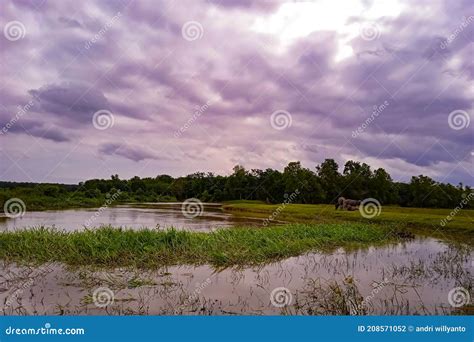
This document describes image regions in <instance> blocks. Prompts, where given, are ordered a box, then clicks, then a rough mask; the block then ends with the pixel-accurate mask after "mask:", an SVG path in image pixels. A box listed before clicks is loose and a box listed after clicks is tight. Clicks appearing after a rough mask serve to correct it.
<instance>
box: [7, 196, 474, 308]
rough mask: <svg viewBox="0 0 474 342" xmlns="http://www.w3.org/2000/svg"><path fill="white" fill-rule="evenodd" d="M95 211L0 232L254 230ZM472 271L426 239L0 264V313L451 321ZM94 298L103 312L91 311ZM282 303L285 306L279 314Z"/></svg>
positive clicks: (165, 214)
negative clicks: (439, 317)
mask: <svg viewBox="0 0 474 342" xmlns="http://www.w3.org/2000/svg"><path fill="white" fill-rule="evenodd" d="M96 213H98V211H97V210H96V209H73V210H62V211H42V212H29V211H28V212H27V213H26V214H25V215H24V216H23V217H22V218H17V219H5V218H4V219H3V220H2V221H0V231H2V230H3V231H5V230H15V229H20V228H23V227H32V226H40V225H45V226H52V225H54V226H55V227H57V228H60V229H65V230H81V229H84V225H86V223H87V222H88V220H89V222H90V219H91V217H96V218H95V219H94V220H93V222H92V223H93V226H99V225H101V224H110V225H113V226H126V227H130V228H133V229H139V228H142V227H150V228H154V227H156V226H157V225H159V226H160V227H170V226H174V227H176V228H178V229H189V230H196V231H210V230H214V229H217V228H219V227H231V226H235V225H252V224H253V225H256V226H258V225H261V224H262V220H261V219H256V218H238V217H234V216H232V215H231V214H227V213H225V212H223V211H222V208H221V205H219V204H205V205H204V210H203V213H202V215H201V216H199V217H197V218H187V217H186V216H185V215H183V212H182V211H181V203H146V204H141V205H121V206H116V207H110V208H107V209H106V210H104V211H102V212H100V214H99V215H97V216H96ZM473 266H474V252H473V249H472V247H471V246H467V245H463V244H455V243H452V242H447V241H441V240H437V239H434V238H427V237H417V238H416V239H412V240H407V241H405V242H398V243H392V244H386V245H383V246H370V247H368V248H365V249H357V250H345V249H342V248H341V249H338V250H336V251H334V252H329V253H308V254H304V255H301V256H298V257H293V258H288V259H286V260H282V261H279V262H274V263H270V264H267V265H262V266H260V267H257V268H229V269H225V270H215V269H213V268H212V267H210V266H208V265H203V266H197V267H196V266H190V265H182V266H173V267H164V268H160V269H155V270H137V269H128V268H127V269H124V268H119V269H108V270H97V269H93V268H91V267H81V268H70V267H67V266H65V265H63V264H58V263H55V264H48V265H42V266H40V267H33V266H32V267H29V266H20V265H16V264H12V263H6V262H5V261H0V315H1V314H6V315H11V314H20V315H25V314H26V315H32V314H34V315H45V314H48V315H59V314H72V315H74V314H86V315H87V314H105V315H107V314H109V315H117V314H120V315H124V314H147V315H160V314H167V315H169V314H185V315H200V314H202V315H208V314H213V315H230V314H247V315H248V314H256V315H267V314H297V315H307V314H324V315H330V314H343V315H347V314H351V313H352V314H371V315H372V314H375V315H387V314H391V315H401V314H422V315H423V314H424V315H427V314H451V313H454V312H455V311H456V310H460V309H459V308H456V307H455V305H453V299H455V300H458V301H459V300H463V298H465V300H468V299H469V297H470V298H473V297H474V294H473V293H472V291H473V288H474V283H473V282H474V281H473V276H472V275H473V272H474V270H473ZM282 288H284V289H282ZM104 289H105V290H104ZM275 289H277V290H275ZM278 289H279V290H278ZM456 289H458V290H456ZM459 289H464V291H465V292H462V293H459V291H460V290H459ZM454 290H456V291H458V293H457V294H453V293H452V291H454ZM104 291H105V292H104ZM275 291H276V292H275ZM461 291H462V290H461ZM94 293H96V296H95V297H96V298H102V300H105V301H106V303H105V304H108V305H107V306H97V305H96V304H95V303H94V298H95V297H94ZM272 293H273V296H272ZM97 294H98V296H97ZM463 295H464V297H463ZM107 299H109V302H107ZM112 299H113V300H112ZM272 299H273V301H272ZM281 301H283V304H287V305H284V306H281V307H280V305H279V304H280V302H281ZM2 304H3V305H2ZM454 304H456V302H454ZM469 308H470V309H469V310H471V311H469V312H468V313H470V314H474V312H472V308H473V306H472V305H471V306H469Z"/></svg>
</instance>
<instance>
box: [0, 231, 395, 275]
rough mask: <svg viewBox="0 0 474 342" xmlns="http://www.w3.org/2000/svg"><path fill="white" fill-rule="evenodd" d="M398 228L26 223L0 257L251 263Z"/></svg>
mask: <svg viewBox="0 0 474 342" xmlns="http://www.w3.org/2000/svg"><path fill="white" fill-rule="evenodd" d="M397 232H398V229H396V228H395V227H393V226H390V225H374V224H362V223H339V224H312V225H311V224H287V225H282V226H274V227H266V228H263V229H256V228H254V227H251V228H249V227H240V228H232V229H219V230H216V231H213V232H210V233H200V232H190V231H178V230H175V229H168V230H150V229H142V230H129V229H121V228H113V227H101V228H99V229H93V230H85V231H74V232H65V231H59V230H55V229H51V228H32V229H25V230H18V231H13V232H3V233H1V234H0V259H3V260H6V261H24V262H25V261H26V262H35V263H45V262H63V263H65V264H68V265H96V266H107V267H116V266H136V267H142V268H147V267H157V266H165V265H179V264H193V265H200V264H209V265H213V266H217V267H228V266H234V265H241V266H245V265H257V264H261V263H267V262H270V261H275V260H281V259H284V258H288V257H291V256H297V255H300V254H302V253H305V252H309V251H314V250H330V249H333V248H337V247H350V246H361V245H367V244H374V243H382V242H387V241H390V240H393V239H394V238H395V236H396V233H397Z"/></svg>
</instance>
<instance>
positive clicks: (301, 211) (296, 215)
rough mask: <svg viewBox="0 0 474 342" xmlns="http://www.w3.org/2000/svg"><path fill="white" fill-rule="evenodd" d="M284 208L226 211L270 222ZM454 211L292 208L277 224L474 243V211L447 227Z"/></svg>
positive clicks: (241, 206)
mask: <svg viewBox="0 0 474 342" xmlns="http://www.w3.org/2000/svg"><path fill="white" fill-rule="evenodd" d="M279 206H280V205H278V204H275V205H269V204H265V203H263V202H257V201H233V202H227V203H226V204H225V205H224V210H226V211H228V212H231V213H232V214H234V215H240V216H257V217H262V218H268V216H269V215H271V214H272V213H273V212H275V211H276V210H277V208H278V207H279ZM451 211H452V210H450V209H427V208H402V207H397V206H383V207H382V210H381V213H380V215H379V216H376V217H374V218H371V219H367V218H364V217H362V216H361V214H360V213H359V211H342V210H337V211H336V210H335V209H334V205H328V204H316V205H314V204H288V205H286V206H285V208H284V209H283V210H281V211H280V213H279V214H278V216H277V217H276V219H277V220H282V221H287V222H302V223H340V222H363V223H367V222H372V223H379V224H386V223H390V224H397V225H400V226H405V227H409V228H411V229H413V230H414V231H416V232H417V233H422V234H423V233H424V234H427V235H435V236H441V237H443V235H446V236H448V235H449V237H454V238H455V237H457V238H459V239H462V240H466V239H467V241H469V242H474V241H473V240H474V210H466V209H463V210H460V211H459V212H458V213H457V214H456V215H455V216H454V217H453V218H452V220H451V221H449V222H447V223H446V225H445V226H442V225H441V220H443V219H445V218H446V217H447V216H449V214H450V213H451Z"/></svg>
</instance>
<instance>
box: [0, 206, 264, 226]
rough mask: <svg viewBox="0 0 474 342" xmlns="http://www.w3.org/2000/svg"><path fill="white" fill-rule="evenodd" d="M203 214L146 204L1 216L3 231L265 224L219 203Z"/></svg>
mask: <svg viewBox="0 0 474 342" xmlns="http://www.w3.org/2000/svg"><path fill="white" fill-rule="evenodd" d="M200 212H201V215H199V216H197V217H195V218H192V217H186V215H185V214H184V213H183V210H182V203H143V204H130V205H119V206H114V207H108V208H106V209H105V210H103V211H100V212H99V211H98V210H97V209H90V208H85V209H71V210H47V211H26V213H25V214H24V215H23V216H22V217H18V218H6V217H3V218H1V217H0V232H1V231H7V230H16V229H21V228H25V227H38V226H47V227H51V226H54V227H56V228H58V229H62V230H67V231H71V230H81V229H84V227H85V226H90V227H94V226H95V227H98V226H101V225H112V226H114V227H128V228H132V229H140V228H143V227H148V228H155V227H157V226H158V227H160V228H167V227H175V228H176V229H187V230H195V231H209V230H213V229H216V228H222V227H232V226H236V225H247V226H248V225H261V224H262V220H261V219H256V218H251V217H249V218H245V217H236V216H233V215H231V214H228V213H225V212H223V211H222V205H220V204H218V203H215V204H213V203H205V204H203V205H202V211H200Z"/></svg>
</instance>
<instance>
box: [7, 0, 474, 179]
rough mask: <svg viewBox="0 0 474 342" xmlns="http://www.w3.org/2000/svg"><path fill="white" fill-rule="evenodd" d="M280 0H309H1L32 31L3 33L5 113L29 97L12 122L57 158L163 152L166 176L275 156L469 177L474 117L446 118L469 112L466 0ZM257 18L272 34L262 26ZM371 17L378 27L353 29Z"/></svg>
mask: <svg viewBox="0 0 474 342" xmlns="http://www.w3.org/2000/svg"><path fill="white" fill-rule="evenodd" d="M354 3H357V2H354ZM282 4H283V7H285V8H286V10H288V8H290V7H291V8H292V9H293V10H294V11H297V9H298V8H299V7H298V6H309V5H311V3H306V2H291V1H289V2H281V1H250V0H235V1H234V0H232V1H224V0H222V1H217V0H216V1H202V2H198V1H183V2H170V1H159V2H154V1H153V2H152V1H116V2H105V1H90V2H87V3H83V2H77V1H55V2H52V1H27V0H21V1H20V0H17V1H11V2H8V1H7V4H6V6H5V11H3V12H2V13H0V20H1V23H2V27H3V25H5V23H7V22H9V21H12V20H18V21H20V22H22V23H23V24H24V26H25V28H26V34H25V37H24V38H23V39H20V40H18V41H9V40H7V39H5V37H2V39H0V48H1V49H2V54H3V56H2V64H1V65H0V75H1V76H2V81H3V82H2V85H1V88H0V97H1V100H2V101H1V103H2V107H0V124H3V125H4V124H5V123H8V122H9V120H11V118H12V116H13V115H14V113H15V112H16V108H17V106H19V105H24V104H25V103H26V102H27V101H29V100H30V99H31V98H34V99H35V106H34V107H33V108H32V109H31V111H30V112H28V115H25V116H24V117H23V118H22V119H21V120H20V121H19V122H17V123H16V124H15V126H14V128H12V129H11V130H10V131H9V133H8V134H11V135H12V136H16V135H18V136H21V137H22V139H25V141H27V140H26V139H27V138H28V135H32V136H34V137H42V138H44V139H49V140H51V141H55V142H62V144H59V145H61V146H65V147H64V148H65V151H61V152H55V151H52V152H51V154H58V155H59V154H60V153H63V152H64V153H67V152H69V151H70V150H71V149H73V148H75V147H76V145H75V144H76V142H77V140H78V139H79V140H81V141H84V144H85V145H86V146H80V147H78V148H77V150H74V151H76V152H75V153H77V154H78V158H84V165H93V164H94V163H95V162H97V161H95V160H93V159H90V158H86V157H84V155H85V154H87V152H86V151H90V150H97V146H99V147H98V150H99V151H100V153H101V154H105V155H108V156H109V158H107V159H108V160H111V161H113V160H114V158H118V159H119V160H120V159H121V158H127V159H130V160H133V161H143V160H146V161H147V162H148V163H150V165H156V164H154V162H155V161H156V160H157V159H161V158H158V157H157V156H158V155H160V156H161V155H164V154H166V155H170V156H171V157H170V158H169V159H167V160H168V161H169V163H168V164H167V165H169V169H167V170H166V171H167V172H170V173H174V174H182V173H185V172H193V171H196V170H198V169H210V170H212V171H218V172H227V171H229V170H230V169H231V166H232V163H233V162H234V161H239V162H240V163H242V164H244V165H246V166H248V167H259V168H267V167H278V168H281V167H282V166H284V165H285V164H286V163H287V162H288V161H291V160H297V159H299V160H302V162H303V164H305V165H306V164H307V166H308V167H314V165H315V164H317V163H320V162H321V161H322V160H323V159H324V158H336V159H337V160H338V161H339V162H340V163H343V162H345V161H346V159H348V158H354V159H361V160H365V159H366V160H370V161H373V160H375V161H377V162H379V164H380V165H381V166H383V167H386V168H387V169H388V171H392V172H394V173H395V176H396V177H403V176H404V175H406V174H411V173H414V172H416V173H426V174H429V175H432V176H434V177H437V178H439V179H441V178H442V177H443V175H444V174H446V175H447V174H448V173H449V177H450V178H448V180H449V181H452V182H457V181H458V180H463V181H464V182H468V183H469V182H471V178H472V175H471V174H470V173H469V171H467V170H469V169H470V168H469V166H470V165H472V158H473V156H472V142H473V140H472V139H473V130H472V127H473V126H474V125H473V122H471V125H470V126H468V127H466V128H464V129H461V130H454V129H451V128H450V126H449V125H448V115H449V114H450V113H451V112H453V111H455V110H463V111H465V112H467V113H468V114H470V115H471V121H473V120H474V117H473V116H472V115H473V113H472V91H471V92H470V91H469V89H472V88H470V87H472V84H471V83H472V79H473V75H474V68H473V66H472V49H473V44H474V43H473V39H474V38H473V37H474V17H473V15H474V5H473V4H472V2H471V1H459V2H455V3H453V2H448V1H420V2H416V3H413V2H408V1H400V2H393V3H389V4H388V5H390V4H391V5H393V4H396V5H397V6H398V7H399V8H400V12H399V13H398V12H397V11H396V10H393V9H390V10H386V11H385V12H383V11H382V12H380V13H378V12H377V11H376V12H375V13H376V14H373V13H372V14H370V15H369V14H368V13H371V11H372V10H373V9H374V7H376V6H379V4H378V2H372V1H364V2H363V3H362V5H361V7H360V10H361V12H360V13H359V12H354V13H358V14H357V15H355V14H354V13H351V14H350V15H348V16H347V17H346V18H344V20H342V21H341V23H343V24H340V25H339V26H333V27H327V26H328V25H329V24H327V23H324V19H326V18H325V17H324V14H325V13H326V11H327V15H325V16H327V17H328V18H329V17H330V16H331V15H333V16H337V15H338V14H339V13H340V12H341V11H342V10H341V11H340V10H339V9H338V10H337V11H336V12H331V11H330V8H326V7H325V6H329V7H330V6H332V5H331V4H330V2H328V3H327V4H326V5H318V4H323V2H316V3H315V5H314V6H316V7H314V8H313V7H301V8H302V9H300V11H301V13H299V15H298V16H297V17H296V18H297V19H293V17H292V16H291V11H292V10H288V15H286V14H285V13H280V12H281V9H282V8H283V7H282ZM388 5H387V6H388ZM292 6H293V7H292ZM317 6H320V7H317ZM397 6H395V7H397ZM382 7H383V6H382ZM291 8H290V9H291ZM382 9H383V8H382ZM379 10H380V7H379ZM318 14H323V17H321V18H319V17H318V19H314V20H310V21H308V23H307V24H306V25H309V26H311V25H313V26H314V27H313V28H312V29H311V30H307V27H306V26H304V25H303V26H301V27H300V26H298V24H301V25H302V23H304V22H305V21H304V17H305V15H307V16H311V18H312V17H313V16H314V17H315V18H316V17H317V15H318ZM278 16H279V17H278ZM330 19H331V20H330V21H336V19H337V18H330ZM259 21H263V23H264V24H262V25H260V26H261V27H263V28H265V29H268V30H269V31H268V32H267V31H265V30H260V29H256V23H257V22H259ZM279 21H281V23H282V28H281V29H278V25H279V24H278V23H279ZM189 22H196V23H198V25H196V26H195V28H196V30H197V32H198V36H199V38H198V39H196V40H187V39H185V38H183V32H182V27H183V26H184V25H185V24H186V23H189ZM368 24H371V25H373V27H375V31H376V37H375V38H374V39H364V38H366V37H364V36H363V34H362V33H361V32H363V31H362V30H360V28H364V26H365V25H368ZM325 25H326V26H325ZM329 26H330V25H329ZM275 27H276V28H275ZM295 27H296V28H295ZM272 30H273V31H272ZM305 30H306V31H305ZM299 31H305V33H304V34H303V33H301V32H299ZM289 33H291V34H289ZM287 34H289V37H290V38H285V37H286V35H287ZM342 52H345V55H344V53H342ZM341 56H342V57H341ZM385 102H388V106H386V107H385V108H384V109H383V110H382V111H381V112H380V113H379V115H377V116H376V117H375V119H373V120H370V123H369V124H368V125H366V127H365V128H364V129H363V132H362V133H360V134H359V135H358V136H357V137H356V138H354V137H353V132H354V131H355V130H357V129H358V127H360V126H362V125H363V124H364V123H365V122H366V121H367V120H368V118H370V117H371V115H372V113H373V110H374V106H380V105H381V104H383V103H385ZM103 109H105V110H109V111H110V112H111V113H113V117H114V121H115V122H114V125H113V127H111V128H110V129H107V130H104V131H98V130H96V129H95V128H94V127H93V125H92V116H93V114H94V113H95V112H96V111H98V110H103ZM277 110H285V111H288V112H289V113H291V118H292V125H291V126H290V127H288V128H287V129H284V130H281V131H279V130H275V129H273V128H272V126H271V123H270V117H271V114H272V113H273V112H275V111H277ZM196 113H198V114H196ZM176 132H180V134H179V138H176V134H175V133H176ZM6 137H7V135H4V136H3V137H1V138H2V139H5V138H6ZM170 142H172V143H170ZM122 144H123V145H122ZM149 151H153V153H151V152H149ZM82 152H83V153H82ZM81 153H82V154H81ZM173 156H179V157H177V158H173ZM160 166H161V165H160ZM150 168H152V167H150ZM454 168H456V169H455V171H453V172H450V171H451V170H453V169H454ZM133 171H134V170H131V169H130V170H128V169H127V170H125V171H124V172H125V173H127V172H130V173H133ZM72 172H73V171H72ZM45 173H46V172H45ZM456 177H457V178H456ZM471 183H472V182H471Z"/></svg>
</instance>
